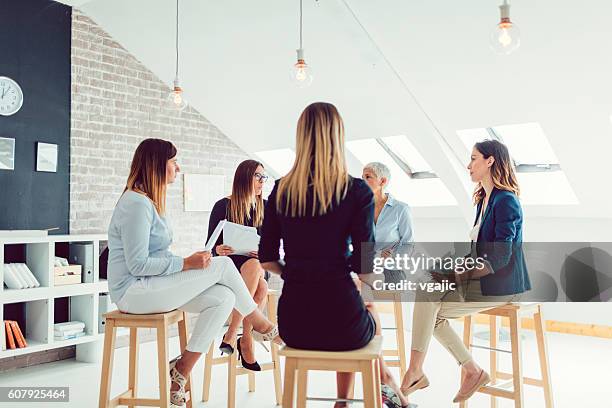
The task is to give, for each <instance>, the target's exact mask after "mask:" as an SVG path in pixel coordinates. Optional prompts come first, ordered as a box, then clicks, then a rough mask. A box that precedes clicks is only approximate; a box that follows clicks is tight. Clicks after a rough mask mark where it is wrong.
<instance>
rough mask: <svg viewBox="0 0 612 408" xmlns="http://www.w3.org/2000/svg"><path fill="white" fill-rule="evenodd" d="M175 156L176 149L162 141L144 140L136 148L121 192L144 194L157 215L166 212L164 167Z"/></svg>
mask: <svg viewBox="0 0 612 408" xmlns="http://www.w3.org/2000/svg"><path fill="white" fill-rule="evenodd" d="M174 156H176V147H174V145H173V144H172V143H171V142H169V141H167V140H162V139H145V140H143V141H142V142H140V144H139V145H138V147H137V148H136V151H135V152H134V157H133V158H132V166H131V168H130V175H129V176H128V180H127V184H126V185H125V189H124V190H123V192H125V191H127V190H133V191H136V192H139V193H142V194H145V195H146V196H147V197H149V199H150V200H151V201H153V205H155V209H156V210H157V213H158V214H160V215H163V214H164V213H165V211H166V182H167V180H166V167H167V165H168V160H170V159H172V158H173V157H174Z"/></svg>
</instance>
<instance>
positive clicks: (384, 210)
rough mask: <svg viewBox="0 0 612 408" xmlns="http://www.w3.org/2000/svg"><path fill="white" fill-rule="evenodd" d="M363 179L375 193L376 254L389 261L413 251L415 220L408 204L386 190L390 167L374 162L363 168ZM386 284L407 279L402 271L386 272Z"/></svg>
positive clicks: (389, 177) (389, 178)
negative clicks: (390, 258) (413, 223)
mask: <svg viewBox="0 0 612 408" xmlns="http://www.w3.org/2000/svg"><path fill="white" fill-rule="evenodd" d="M362 177H363V179H364V180H365V182H366V183H367V184H368V186H370V189H371V190H372V192H373V193H374V226H375V228H374V236H375V241H376V251H377V255H378V254H379V253H380V255H379V256H381V257H384V258H388V257H394V256H395V255H396V254H400V255H401V254H404V253H406V254H408V253H409V252H410V248H411V246H412V245H411V243H412V241H413V238H412V217H411V215H410V207H408V204H406V203H403V202H401V201H399V200H396V199H395V198H393V196H391V194H389V193H386V192H385V188H386V187H387V185H388V184H389V181H390V180H391V172H390V171H389V168H388V167H387V166H386V165H384V164H383V163H380V162H372V163H368V164H366V165H365V167H364V168H363V174H362ZM384 276H385V282H395V283H397V282H399V281H401V280H402V279H405V278H406V275H405V274H404V272H403V271H392V270H385V271H384Z"/></svg>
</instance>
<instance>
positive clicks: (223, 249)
mask: <svg viewBox="0 0 612 408" xmlns="http://www.w3.org/2000/svg"><path fill="white" fill-rule="evenodd" d="M215 251H217V255H220V256H227V255H231V254H233V253H234V248H232V247H231V246H229V245H223V244H222V245H217V247H216V248H215Z"/></svg>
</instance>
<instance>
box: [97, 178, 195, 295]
mask: <svg viewBox="0 0 612 408" xmlns="http://www.w3.org/2000/svg"><path fill="white" fill-rule="evenodd" d="M170 244H172V231H171V229H170V227H169V226H168V224H167V223H166V220H165V219H164V217H160V216H159V214H158V213H157V210H156V209H155V206H154V205H153V202H152V201H151V200H149V198H147V197H146V196H144V195H142V194H139V193H136V192H134V191H129V190H128V191H126V192H125V193H124V194H123V195H122V196H121V198H120V199H119V202H118V203H117V206H116V207H115V210H114V211H113V216H112V218H111V221H110V225H109V227H108V251H109V252H108V270H107V277H108V289H109V293H110V297H111V300H112V301H113V302H114V303H117V302H118V301H119V300H120V299H121V298H122V297H123V295H124V294H125V292H126V291H127V289H128V288H129V287H130V286H131V285H132V283H134V282H136V280H137V279H149V278H150V277H151V276H163V275H170V274H172V273H176V272H180V271H181V270H183V258H181V257H179V256H175V255H173V254H172V253H171V252H170V251H169V249H168V248H169V247H170Z"/></svg>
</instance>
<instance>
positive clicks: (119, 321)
mask: <svg viewBox="0 0 612 408" xmlns="http://www.w3.org/2000/svg"><path fill="white" fill-rule="evenodd" d="M104 317H105V318H106V329H105V331H104V355H103V357H102V359H103V360H102V375H101V378H100V400H99V402H100V403H99V408H109V407H116V406H119V405H126V406H128V407H135V406H143V405H144V406H150V407H163V408H168V406H169V405H170V367H169V364H168V363H169V361H168V344H167V343H168V332H167V329H168V326H169V325H171V324H174V323H178V332H179V341H180V344H181V352H183V351H185V347H187V325H186V318H185V313H184V312H183V311H180V310H173V311H172V312H168V313H159V314H143V315H138V314H128V313H121V312H120V311H118V310H115V311H113V312H110V313H106V314H105V315H104ZM117 327H129V328H130V360H129V377H128V390H127V391H125V392H123V393H121V394H119V395H118V396H116V397H115V398H113V399H112V400H111V399H110V388H111V379H112V374H113V356H114V353H115V336H116V334H117ZM141 327H142V328H145V327H148V328H155V329H157V366H158V371H159V399H150V398H138V397H137V396H136V394H137V389H138V337H137V336H138V328H141ZM185 389H186V390H187V393H186V398H187V407H188V408H191V406H192V405H191V380H190V379H187V384H186V385H185Z"/></svg>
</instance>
